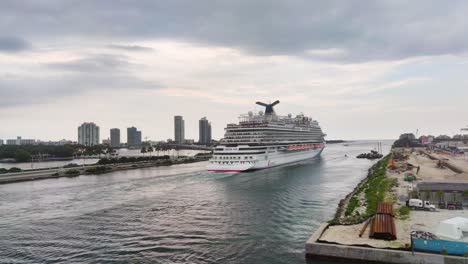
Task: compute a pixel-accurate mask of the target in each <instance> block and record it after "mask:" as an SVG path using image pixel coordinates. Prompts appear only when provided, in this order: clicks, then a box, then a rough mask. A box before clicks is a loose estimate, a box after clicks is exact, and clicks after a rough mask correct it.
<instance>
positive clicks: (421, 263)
mask: <svg viewBox="0 0 468 264" xmlns="http://www.w3.org/2000/svg"><path fill="white" fill-rule="evenodd" d="M327 228H328V223H323V224H322V225H321V226H320V227H319V228H318V229H317V231H315V233H314V234H313V235H312V236H311V237H310V238H309V240H308V241H307V243H306V246H305V247H306V248H305V249H306V257H307V258H331V259H337V260H348V261H354V262H356V263H400V264H414V263H418V264H468V258H462V257H454V256H443V255H437V254H429V253H420V252H414V253H413V252H411V251H402V250H390V249H377V248H370V247H359V246H343V245H336V244H328V243H321V242H319V241H320V237H321V235H322V234H323V232H324V231H325V230H326V229H327Z"/></svg>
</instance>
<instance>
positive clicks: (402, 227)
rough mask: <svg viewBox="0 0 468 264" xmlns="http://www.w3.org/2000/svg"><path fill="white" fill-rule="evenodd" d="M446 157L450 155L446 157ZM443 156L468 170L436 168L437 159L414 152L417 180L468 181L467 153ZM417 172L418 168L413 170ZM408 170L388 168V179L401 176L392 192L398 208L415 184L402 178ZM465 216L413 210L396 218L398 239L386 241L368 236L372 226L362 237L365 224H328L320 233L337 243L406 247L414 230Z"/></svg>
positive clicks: (455, 212) (433, 227)
mask: <svg viewBox="0 0 468 264" xmlns="http://www.w3.org/2000/svg"><path fill="white" fill-rule="evenodd" d="M446 156H447V157H446ZM438 157H440V158H447V159H448V162H451V163H452V164H454V165H456V166H457V167H459V168H461V169H462V170H464V171H465V173H455V172H453V171H452V170H450V169H448V168H444V169H440V168H437V162H436V161H433V160H431V159H429V158H428V157H427V156H425V155H420V154H416V153H412V154H411V155H410V156H409V159H408V160H407V162H409V163H411V164H413V165H415V166H420V171H419V173H418V175H417V178H418V180H443V179H447V180H467V181H468V173H467V172H468V160H466V159H465V157H464V156H449V155H442V154H441V155H438ZM413 173H416V169H415V170H414V171H413ZM404 175H405V173H397V172H391V171H387V176H388V177H389V178H396V179H398V186H397V187H394V188H393V189H392V190H391V193H390V194H393V195H395V197H396V198H397V199H396V202H397V204H396V205H395V208H397V207H399V206H401V205H404V204H405V202H406V200H407V198H408V192H409V191H411V190H412V188H413V185H415V184H413V183H410V182H406V181H404V180H403V178H404ZM456 216H462V217H467V218H468V211H465V210H437V211H435V212H430V211H411V212H410V217H409V219H407V220H399V219H396V218H395V226H396V230H397V240H395V241H385V240H377V239H370V238H369V229H370V225H369V226H368V227H367V229H366V232H364V234H363V236H362V237H359V232H360V231H361V229H362V227H363V226H364V224H365V223H362V224H358V225H348V226H344V225H338V226H331V227H329V228H328V229H327V230H326V231H325V232H324V233H323V235H322V236H321V238H320V240H323V241H328V242H334V243H338V244H342V245H369V246H372V247H376V248H401V247H406V246H407V245H409V244H410V243H411V238H410V232H411V230H420V231H428V232H435V230H436V228H437V225H438V224H439V222H440V221H442V220H446V219H449V218H452V217H456Z"/></svg>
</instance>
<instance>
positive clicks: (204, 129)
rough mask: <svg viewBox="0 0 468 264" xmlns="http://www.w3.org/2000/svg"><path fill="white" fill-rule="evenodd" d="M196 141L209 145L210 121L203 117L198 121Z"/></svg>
mask: <svg viewBox="0 0 468 264" xmlns="http://www.w3.org/2000/svg"><path fill="white" fill-rule="evenodd" d="M198 135H199V138H198V143H200V144H202V145H209V144H210V143H211V123H210V122H209V121H208V119H206V117H203V118H202V119H200V121H198Z"/></svg>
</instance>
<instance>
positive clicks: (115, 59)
mask: <svg viewBox="0 0 468 264" xmlns="http://www.w3.org/2000/svg"><path fill="white" fill-rule="evenodd" d="M131 65H132V64H130V63H129V62H128V61H127V58H126V57H125V56H122V55H115V54H95V55H90V56H87V57H85V58H81V59H76V60H72V61H67V62H60V63H49V64H46V66H47V67H48V68H51V69H54V70H65V71H74V72H88V73H97V72H114V71H126V70H127V69H128V68H129V67H130V66H131Z"/></svg>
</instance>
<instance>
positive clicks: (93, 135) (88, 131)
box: [78, 122, 99, 146]
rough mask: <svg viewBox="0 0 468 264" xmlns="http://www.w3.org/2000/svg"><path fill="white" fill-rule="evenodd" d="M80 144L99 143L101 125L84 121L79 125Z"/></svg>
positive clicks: (91, 144) (92, 144) (90, 144)
mask: <svg viewBox="0 0 468 264" xmlns="http://www.w3.org/2000/svg"><path fill="white" fill-rule="evenodd" d="M78 144H80V145H83V146H94V145H99V126H97V125H96V124H94V123H92V122H91V123H83V124H81V126H79V127H78Z"/></svg>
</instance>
